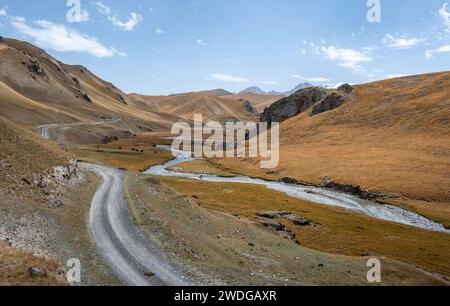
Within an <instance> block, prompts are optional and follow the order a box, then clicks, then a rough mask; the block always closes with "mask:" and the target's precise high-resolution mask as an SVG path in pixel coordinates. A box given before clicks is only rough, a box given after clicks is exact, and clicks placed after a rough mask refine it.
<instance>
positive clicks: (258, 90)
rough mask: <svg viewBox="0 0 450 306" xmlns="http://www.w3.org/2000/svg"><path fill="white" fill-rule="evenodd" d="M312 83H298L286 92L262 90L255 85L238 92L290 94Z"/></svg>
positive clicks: (274, 94) (273, 94)
mask: <svg viewBox="0 0 450 306" xmlns="http://www.w3.org/2000/svg"><path fill="white" fill-rule="evenodd" d="M312 86H313V85H311V84H310V83H300V84H298V85H297V86H296V87H295V88H293V89H292V90H289V91H286V92H278V91H274V90H272V91H269V92H265V91H264V90H262V89H261V88H259V87H257V86H252V87H249V88H246V89H244V90H242V91H241V92H239V94H253V95H269V96H290V95H292V94H293V93H295V92H297V91H299V90H301V89H304V88H307V87H312Z"/></svg>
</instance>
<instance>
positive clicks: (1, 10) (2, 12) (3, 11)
mask: <svg viewBox="0 0 450 306" xmlns="http://www.w3.org/2000/svg"><path fill="white" fill-rule="evenodd" d="M0 16H4V17H8V14H7V13H6V9H4V8H2V9H0Z"/></svg>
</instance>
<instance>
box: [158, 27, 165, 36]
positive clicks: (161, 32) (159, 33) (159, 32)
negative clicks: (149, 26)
mask: <svg viewBox="0 0 450 306" xmlns="http://www.w3.org/2000/svg"><path fill="white" fill-rule="evenodd" d="M164 33H166V32H164V31H163V30H161V29H160V28H157V29H156V34H158V35H162V34H164Z"/></svg>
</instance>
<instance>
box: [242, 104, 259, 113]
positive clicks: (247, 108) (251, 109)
mask: <svg viewBox="0 0 450 306" xmlns="http://www.w3.org/2000/svg"><path fill="white" fill-rule="evenodd" d="M244 108H245V110H246V111H247V112H249V113H252V114H257V113H258V111H257V110H256V109H255V108H254V107H253V105H252V103H251V102H250V101H245V102H244Z"/></svg>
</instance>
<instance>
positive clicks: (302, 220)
mask: <svg viewBox="0 0 450 306" xmlns="http://www.w3.org/2000/svg"><path fill="white" fill-rule="evenodd" d="M283 219H286V220H289V221H291V222H292V223H294V224H295V225H298V226H308V225H310V224H311V222H310V221H309V220H306V219H305V218H303V217H300V216H297V215H287V216H283Z"/></svg>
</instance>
